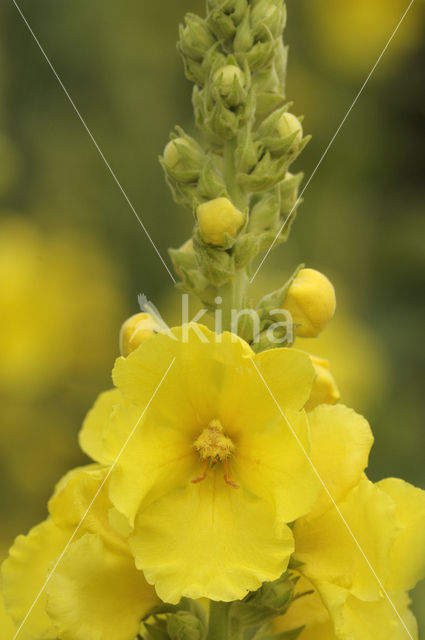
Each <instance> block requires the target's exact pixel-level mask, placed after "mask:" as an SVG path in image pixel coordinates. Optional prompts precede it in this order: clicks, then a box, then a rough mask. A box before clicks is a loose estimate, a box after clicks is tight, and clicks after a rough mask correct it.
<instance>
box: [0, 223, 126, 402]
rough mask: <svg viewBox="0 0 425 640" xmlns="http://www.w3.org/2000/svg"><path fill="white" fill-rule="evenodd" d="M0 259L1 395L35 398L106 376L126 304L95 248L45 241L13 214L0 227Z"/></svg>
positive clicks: (61, 238)
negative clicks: (71, 381) (74, 381)
mask: <svg viewBox="0 0 425 640" xmlns="http://www.w3.org/2000/svg"><path fill="white" fill-rule="evenodd" d="M0 256H1V257H0V318H1V331H0V352H1V357H2V367H1V369H0V385H1V387H2V388H3V390H4V392H5V393H7V394H8V395H19V397H22V395H23V394H26V395H27V396H28V397H33V396H37V395H41V394H42V393H46V392H49V391H50V390H51V388H52V387H54V386H57V385H58V383H60V381H61V380H66V381H67V385H68V381H69V379H70V378H71V377H73V378H74V379H76V378H78V376H79V374H80V373H83V374H84V376H85V379H87V380H90V379H91V376H93V373H98V372H99V371H103V370H104V367H105V366H106V363H107V362H108V359H109V358H110V353H114V352H115V351H114V341H115V339H116V338H115V335H116V327H117V326H118V323H119V317H120V315H121V309H122V308H123V299H122V296H121V294H120V293H119V289H118V286H117V279H116V275H115V274H114V273H113V272H112V270H111V268H110V265H109V263H108V260H107V257H106V256H105V255H104V254H103V252H102V251H101V249H100V247H97V246H96V244H95V243H94V242H93V240H90V241H88V240H87V239H84V238H81V237H79V236H78V235H75V236H74V235H71V234H69V233H68V234H65V233H63V232H62V233H61V232H55V233H54V234H51V235H49V236H48V237H45V236H44V235H42V234H41V233H40V232H39V230H38V229H37V227H35V226H34V225H33V224H30V223H29V222H27V221H23V220H18V219H17V218H13V217H10V218H9V219H5V220H3V221H2V222H1V224H0ZM88 274H89V277H88Z"/></svg>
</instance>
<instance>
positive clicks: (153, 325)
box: [120, 313, 162, 357]
mask: <svg viewBox="0 0 425 640" xmlns="http://www.w3.org/2000/svg"><path fill="white" fill-rule="evenodd" d="M161 330H162V327H161V325H160V324H159V323H158V322H157V321H156V320H155V318H154V317H152V316H151V315H150V314H149V313H136V314H134V315H133V316H131V317H130V318H127V320H126V321H125V322H124V324H123V325H122V327H121V331H120V351H121V354H122V355H123V356H124V357H125V356H128V354H129V353H131V352H132V351H134V349H136V348H137V347H138V346H139V344H141V343H142V342H143V340H146V339H147V338H151V337H152V336H153V335H155V333H157V332H158V331H161Z"/></svg>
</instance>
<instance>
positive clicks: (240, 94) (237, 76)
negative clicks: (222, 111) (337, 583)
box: [213, 64, 246, 107]
mask: <svg viewBox="0 0 425 640" xmlns="http://www.w3.org/2000/svg"><path fill="white" fill-rule="evenodd" d="M213 81H214V83H215V88H216V89H217V91H218V92H219V94H220V95H221V97H222V98H223V102H224V103H225V104H226V106H229V107H236V106H237V105H238V104H240V103H241V102H242V101H243V100H244V98H245V97H246V91H245V90H244V89H245V85H246V80H245V74H244V72H243V71H242V69H240V68H239V67H237V66H236V65H234V64H227V65H225V66H224V67H221V68H220V69H217V71H216V72H215V73H214V76H213Z"/></svg>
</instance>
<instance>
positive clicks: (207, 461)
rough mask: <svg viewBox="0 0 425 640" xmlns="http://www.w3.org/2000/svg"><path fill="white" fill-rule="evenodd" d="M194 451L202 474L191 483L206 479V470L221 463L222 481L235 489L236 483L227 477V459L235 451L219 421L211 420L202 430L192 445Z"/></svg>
mask: <svg viewBox="0 0 425 640" xmlns="http://www.w3.org/2000/svg"><path fill="white" fill-rule="evenodd" d="M193 446H194V447H195V449H196V451H197V452H198V453H199V456H200V458H201V460H202V461H203V463H204V464H203V465H202V474H201V475H200V476H199V477H197V478H194V479H193V480H192V482H201V480H205V478H206V477H207V471H208V469H213V468H214V467H215V466H216V464H218V463H219V462H222V463H223V467H224V472H225V473H224V480H225V482H227V484H229V485H230V486H231V487H233V488H235V489H237V488H238V485H237V484H236V482H234V481H233V480H231V479H230V477H229V458H231V456H232V455H233V453H234V451H235V445H234V444H233V442H232V440H231V438H229V437H228V436H226V434H225V433H224V429H223V426H222V424H221V422H220V420H217V419H214V420H211V422H210V423H209V425H208V426H207V427H205V429H203V430H202V432H201V434H200V435H199V436H198V438H197V439H196V440H195V442H194V443H193Z"/></svg>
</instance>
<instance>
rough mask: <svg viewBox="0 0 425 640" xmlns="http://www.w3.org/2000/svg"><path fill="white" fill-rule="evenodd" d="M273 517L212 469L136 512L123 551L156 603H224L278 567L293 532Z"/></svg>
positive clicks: (286, 557)
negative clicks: (130, 557) (131, 557)
mask: <svg viewBox="0 0 425 640" xmlns="http://www.w3.org/2000/svg"><path fill="white" fill-rule="evenodd" d="M274 520H275V518H274V514H273V512H272V510H271V509H269V508H268V506H267V503H266V502H264V501H262V500H259V499H257V498H255V497H254V496H252V495H251V494H250V493H248V492H247V491H245V490H244V489H243V488H241V489H233V488H231V487H229V486H228V485H227V484H225V482H224V480H223V478H222V477H221V474H219V473H218V472H215V471H212V472H210V474H209V475H208V476H207V478H206V479H205V480H204V481H203V482H201V483H199V484H196V485H195V484H191V485H188V486H187V487H186V488H185V489H181V490H176V491H174V492H173V493H171V494H168V495H167V496H165V497H163V498H162V499H161V500H158V501H157V502H155V503H153V504H151V505H150V506H149V507H148V508H147V509H146V510H145V511H143V512H141V513H140V515H139V516H138V520H137V523H136V528H135V533H134V534H133V537H132V538H130V547H131V549H132V551H133V553H134V555H135V558H136V565H137V566H138V567H139V568H141V569H143V571H144V573H145V576H146V579H147V580H148V582H150V583H152V584H155V588H156V590H157V593H158V595H159V596H160V598H161V599H162V600H165V601H166V602H172V603H176V602H178V601H179V599H180V598H181V597H182V596H187V597H189V598H201V597H207V598H210V599H212V600H223V601H231V600H235V599H241V598H243V597H244V596H245V595H246V593H247V592H248V591H250V590H255V589H258V588H259V587H260V585H261V584H262V582H264V581H265V580H274V579H276V578H278V577H279V576H280V575H281V574H282V572H283V571H284V570H285V568H286V566H287V563H288V560H289V555H290V554H291V551H292V549H293V540H292V533H291V531H290V529H289V528H288V527H286V526H282V528H281V530H280V531H277V530H276V528H275V526H274Z"/></svg>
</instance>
